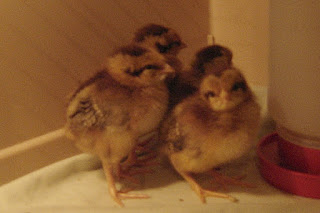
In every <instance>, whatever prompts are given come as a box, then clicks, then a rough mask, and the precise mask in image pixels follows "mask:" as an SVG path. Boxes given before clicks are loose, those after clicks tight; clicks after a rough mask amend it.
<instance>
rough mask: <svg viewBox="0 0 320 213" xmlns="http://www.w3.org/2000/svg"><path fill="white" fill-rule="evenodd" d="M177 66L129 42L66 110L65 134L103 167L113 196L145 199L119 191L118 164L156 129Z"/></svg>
mask: <svg viewBox="0 0 320 213" xmlns="http://www.w3.org/2000/svg"><path fill="white" fill-rule="evenodd" d="M171 72H173V69H172V68H171V67H170V66H169V65H168V64H166V63H165V59H164V58H163V56H162V55H160V54H158V53H157V52H155V51H151V50H150V49H146V48H144V47H140V46H137V45H130V46H126V47H123V48H121V49H120V50H118V51H117V52H115V53H114V54H113V55H112V56H111V57H109V58H108V59H107V61H106V68H105V70H103V71H100V72H98V73H97V74H96V75H95V76H94V77H92V78H91V79H89V80H88V81H86V82H85V83H84V84H82V85H81V86H80V87H79V88H78V89H77V90H76V91H75V93H74V94H73V96H72V97H71V99H70V101H69V104H68V108H67V123H66V135H67V136H68V138H70V139H72V140H73V141H74V143H75V145H76V146H77V147H78V148H79V149H80V150H82V151H84V152H89V153H92V154H95V155H97V156H98V157H99V158H100V159H101V161H102V165H103V169H104V172H105V175H106V178H107V183H108V187H109V193H110V195H111V197H112V198H113V199H114V200H115V201H116V202H117V203H118V204H119V205H120V206H123V203H122V201H121V200H122V199H125V198H147V197H148V196H146V195H135V194H127V193H122V192H119V191H118V190H117V189H116V186H115V180H116V179H117V178H118V177H119V172H120V171H119V170H120V168H119V167H120V166H119V164H120V162H121V161H122V160H123V159H124V158H125V157H126V156H128V155H129V154H130V152H131V151H132V150H133V149H134V148H135V146H136V145H137V144H138V138H139V137H140V136H142V135H145V134H147V133H149V132H151V131H154V130H155V129H157V128H158V125H159V123H160V121H161V120H162V119H163V116H164V114H165V113H166V111H167V105H168V90H167V87H166V84H165V79H166V77H167V75H169V74H171Z"/></svg>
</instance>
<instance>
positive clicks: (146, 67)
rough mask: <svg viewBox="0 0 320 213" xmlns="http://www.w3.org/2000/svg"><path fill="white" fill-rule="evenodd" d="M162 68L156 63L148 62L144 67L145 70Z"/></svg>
mask: <svg viewBox="0 0 320 213" xmlns="http://www.w3.org/2000/svg"><path fill="white" fill-rule="evenodd" d="M160 69H161V67H160V66H158V65H154V64H148V65H146V66H144V67H143V70H160Z"/></svg>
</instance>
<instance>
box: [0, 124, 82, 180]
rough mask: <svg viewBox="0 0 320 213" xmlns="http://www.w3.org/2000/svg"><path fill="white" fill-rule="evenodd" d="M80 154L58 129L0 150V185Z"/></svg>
mask: <svg viewBox="0 0 320 213" xmlns="http://www.w3.org/2000/svg"><path fill="white" fill-rule="evenodd" d="M79 153H80V152H79V151H78V150H77V149H76V148H75V147H74V146H73V144H72V143H71V141H69V140H68V139H67V138H65V136H64V130H63V129H58V130H55V131H52V132H49V133H47V134H45V135H42V136H39V137H36V138H33V139H30V140H27V141H24V142H22V143H19V144H16V145H14V146H11V147H8V148H5V149H2V150H0V185H3V184H5V183H8V182H10V181H12V180H14V179H16V178H19V177H21V176H23V175H26V174H28V173H30V172H32V171H35V170H37V169H40V168H42V167H45V166H47V165H49V164H51V163H54V162H56V161H59V160H63V159H65V158H68V157H71V156H74V155H76V154H79Z"/></svg>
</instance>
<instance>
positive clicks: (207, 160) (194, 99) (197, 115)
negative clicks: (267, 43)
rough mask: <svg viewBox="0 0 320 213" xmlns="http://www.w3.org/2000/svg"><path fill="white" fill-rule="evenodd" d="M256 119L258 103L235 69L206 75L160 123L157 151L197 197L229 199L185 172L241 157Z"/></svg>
mask: <svg viewBox="0 0 320 213" xmlns="http://www.w3.org/2000/svg"><path fill="white" fill-rule="evenodd" d="M259 120H260V107H259V105H258V104H257V103H256V101H255V98H254V95H253V94H252V92H251V90H250V88H249V87H248V84H247V83H246V81H245V79H244V77H243V75H242V74H241V73H240V71H239V70H237V69H234V68H233V69H228V70H225V71H224V72H223V73H222V75H221V76H220V77H218V76H215V75H213V74H211V75H208V76H206V77H205V78H204V79H203V81H202V83H201V85H200V88H199V91H198V92H196V93H195V94H193V95H192V96H190V97H188V98H186V99H184V100H183V101H182V102H181V103H179V104H178V105H177V106H176V107H175V108H174V109H173V111H172V112H171V114H170V115H169V116H168V118H167V119H166V120H165V121H164V122H163V124H162V126H161V129H160V139H161V140H162V141H164V142H165V143H164V146H163V150H162V151H163V152H164V153H165V155H167V156H168V158H169V161H170V162H171V164H172V165H173V167H174V168H175V170H176V171H177V172H178V173H179V174H180V175H181V176H182V177H183V178H184V179H185V180H186V181H188V182H189V184H190V185H191V187H192V189H193V190H194V191H195V192H196V193H197V194H198V196H199V197H200V199H201V201H202V202H204V203H205V201H206V199H205V198H206V197H207V196H214V197H222V198H228V199H231V200H233V201H235V198H233V197H231V196H229V195H227V194H223V193H217V192H214V191H210V190H206V189H203V188H202V187H201V186H200V185H199V184H198V183H197V182H196V181H195V180H194V179H193V178H192V176H191V174H192V173H204V172H208V171H212V169H214V168H216V167H219V166H220V165H223V164H226V163H229V162H231V161H233V160H236V159H237V158H240V157H241V156H243V155H244V154H245V153H246V152H248V150H249V149H250V148H251V147H252V144H253V141H254V140H255V137H256V134H257V131H258V128H259Z"/></svg>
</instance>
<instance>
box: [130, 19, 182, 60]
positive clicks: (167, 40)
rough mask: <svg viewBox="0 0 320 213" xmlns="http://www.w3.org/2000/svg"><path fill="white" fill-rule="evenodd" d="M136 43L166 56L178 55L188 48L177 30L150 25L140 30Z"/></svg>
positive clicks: (136, 35) (136, 34)
mask: <svg viewBox="0 0 320 213" xmlns="http://www.w3.org/2000/svg"><path fill="white" fill-rule="evenodd" d="M134 41H135V42H137V43H139V44H140V45H143V46H146V47H148V48H152V49H155V50H156V51H158V52H159V53H161V54H164V55H177V54H178V53H179V52H180V50H181V49H183V48H185V47H187V45H186V44H185V43H183V42H182V39H181V37H180V36H179V35H178V33H177V32H176V31H175V30H173V29H171V28H167V27H164V26H162V25H158V24H148V25H146V26H144V27H142V28H140V29H138V30H137V32H136V33H135V36H134Z"/></svg>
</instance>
